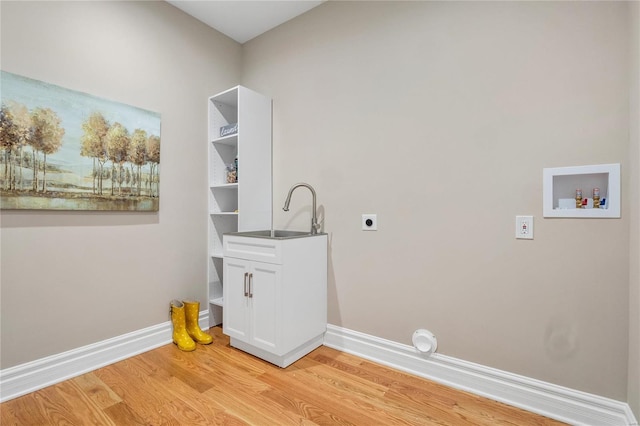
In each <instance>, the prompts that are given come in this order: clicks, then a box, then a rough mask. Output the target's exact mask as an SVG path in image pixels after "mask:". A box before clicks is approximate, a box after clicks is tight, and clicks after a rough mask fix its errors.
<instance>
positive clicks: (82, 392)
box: [0, 327, 562, 426]
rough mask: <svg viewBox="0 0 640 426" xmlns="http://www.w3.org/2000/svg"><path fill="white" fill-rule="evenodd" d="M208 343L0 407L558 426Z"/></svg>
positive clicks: (251, 419)
mask: <svg viewBox="0 0 640 426" xmlns="http://www.w3.org/2000/svg"><path fill="white" fill-rule="evenodd" d="M209 332H210V333H211V334H212V335H213V336H214V343H213V344H211V345H208V346H201V345H198V347H197V349H196V350H195V351H194V352H181V351H180V350H178V348H177V347H176V346H175V345H173V344H170V345H167V346H163V347H161V348H158V349H155V350H152V351H150V352H146V353H144V354H141V355H138V356H135V357H133V358H129V359H127V360H124V361H121V362H118V363H116V364H113V365H110V366H107V367H104V368H101V369H99V370H95V371H93V372H91V373H88V374H84V375H82V376H79V377H76V378H74V379H71V380H67V381H65V382H62V383H59V384H57V385H53V386H50V387H47V388H45V389H42V390H39V391H37V392H33V393H31V394H28V395H25V396H23V397H20V398H16V399H14V400H11V401H7V402H5V403H3V404H1V405H0V424H2V426H9V425H38V426H41V425H247V424H249V425H265V426H277V425H366V426H369V425H456V426H457V425H474V426H476V425H560V424H562V423H560V422H556V421H554V420H551V419H548V418H545V417H541V416H538V415H535V414H532V413H529V412H526V411H523V410H520V409H517V408H513V407H510V406H507V405H504V404H501V403H499V402H495V401H491V400H487V399H484V398H481V397H478V396H475V395H472V394H469V393H466V392H461V391H457V390H453V389H451V388H447V387H445V386H442V385H439V384H436V383H433V382H430V381H428V380H425V379H421V378H418V377H415V376H411V375H409V374H405V373H402V372H399V371H396V370H392V369H389V368H386V367H382V366H380V365H377V364H374V363H372V362H369V361H366V360H363V359H360V358H357V357H355V356H352V355H348V354H345V353H341V352H338V351H336V350H333V349H329V348H327V347H320V348H318V349H316V350H315V351H313V352H312V353H310V354H309V355H307V356H306V357H304V358H303V359H301V360H299V361H297V362H296V363H294V364H293V365H291V366H289V367H288V368H286V369H281V368H279V367H275V366H273V365H271V364H269V363H267V362H265V361H262V360H260V359H258V358H255V357H253V356H251V355H248V354H246V353H244V352H241V351H239V350H237V349H234V348H231V347H230V346H229V339H228V337H227V336H225V335H223V334H222V330H221V328H219V327H214V328H212V329H210V330H209Z"/></svg>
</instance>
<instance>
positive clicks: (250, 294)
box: [249, 274, 253, 298]
mask: <svg viewBox="0 0 640 426" xmlns="http://www.w3.org/2000/svg"><path fill="white" fill-rule="evenodd" d="M252 287H253V274H249V297H250V298H251V297H253V289H252Z"/></svg>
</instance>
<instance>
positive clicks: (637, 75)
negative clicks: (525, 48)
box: [628, 2, 640, 418]
mask: <svg viewBox="0 0 640 426" xmlns="http://www.w3.org/2000/svg"><path fill="white" fill-rule="evenodd" d="M629 16H630V21H631V41H632V42H631V46H630V48H631V49H630V52H631V53H630V56H631V61H630V63H631V73H630V87H631V90H630V99H631V114H630V116H631V128H630V130H631V131H630V135H631V138H630V139H631V140H630V155H629V159H630V163H631V165H630V168H631V170H630V172H631V177H630V183H631V185H630V188H629V189H630V190H629V204H630V206H631V207H630V209H631V216H630V218H631V223H630V235H631V246H630V250H629V259H630V263H629V266H630V268H629V284H630V285H629V380H628V382H629V395H628V401H629V405H630V406H631V408H632V410H633V411H634V413H635V415H636V418H640V119H639V117H640V3H639V2H633V3H632V7H631V13H630V14H629Z"/></svg>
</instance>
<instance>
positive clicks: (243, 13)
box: [167, 0, 325, 44]
mask: <svg viewBox="0 0 640 426" xmlns="http://www.w3.org/2000/svg"><path fill="white" fill-rule="evenodd" d="M324 1H325V0H320V1H312V0H277V1H275V0H257V1H254V0H167V2H168V3H171V4H172V5H173V6H175V7H177V8H178V9H180V10H182V11H183V12H185V13H187V14H189V15H191V16H193V17H194V18H196V19H198V20H199V21H201V22H204V23H205V24H207V25H208V26H210V27H212V28H214V29H216V30H218V31H220V32H221V33H223V34H225V35H226V36H228V37H230V38H232V39H234V40H235V41H237V42H238V43H241V44H243V43H245V42H247V41H249V40H251V39H252V38H254V37H257V36H259V35H260V34H262V33H265V32H267V31H269V30H270V29H272V28H275V27H277V26H278V25H280V24H282V23H284V22H286V21H288V20H290V19H293V18H295V17H296V16H298V15H302V14H303V13H305V12H307V11H308V10H311V9H313V8H314V7H316V6H318V5H320V4H321V3H323V2H324Z"/></svg>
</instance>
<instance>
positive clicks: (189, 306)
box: [171, 300, 213, 352]
mask: <svg viewBox="0 0 640 426" xmlns="http://www.w3.org/2000/svg"><path fill="white" fill-rule="evenodd" d="M199 314H200V303H199V302H193V301H191V300H184V301H183V302H181V301H179V300H172V301H171V322H172V323H173V343H175V344H176V345H178V349H180V350H182V351H187V352H188V351H192V350H194V349H195V348H196V342H198V343H200V344H201V345H208V344H210V343H211V342H213V337H211V336H210V335H208V334H207V333H205V332H204V331H202V329H201V328H200V325H199V324H198V316H199Z"/></svg>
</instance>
